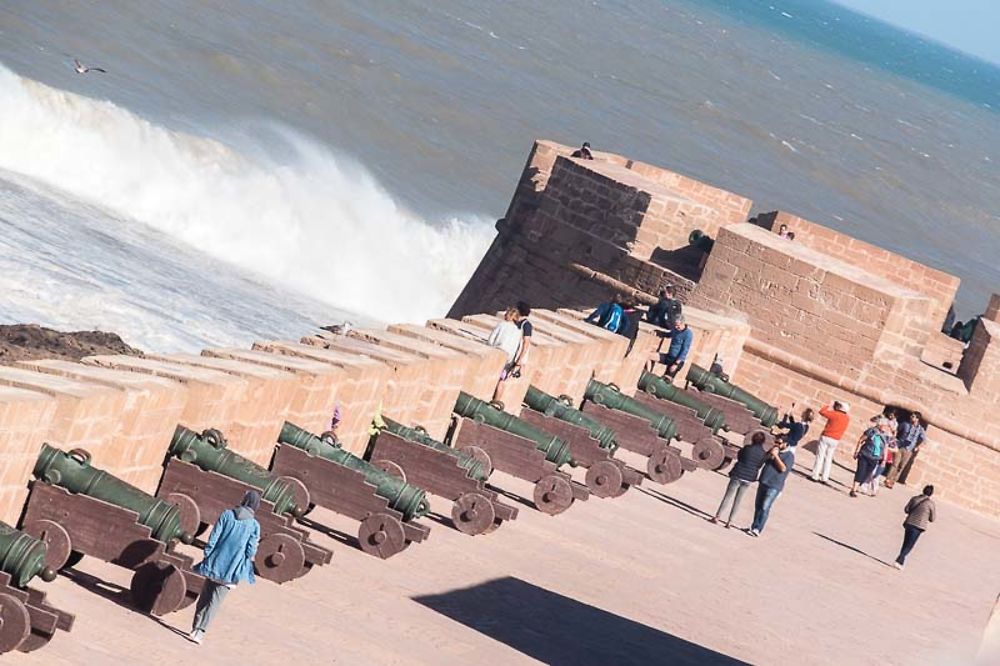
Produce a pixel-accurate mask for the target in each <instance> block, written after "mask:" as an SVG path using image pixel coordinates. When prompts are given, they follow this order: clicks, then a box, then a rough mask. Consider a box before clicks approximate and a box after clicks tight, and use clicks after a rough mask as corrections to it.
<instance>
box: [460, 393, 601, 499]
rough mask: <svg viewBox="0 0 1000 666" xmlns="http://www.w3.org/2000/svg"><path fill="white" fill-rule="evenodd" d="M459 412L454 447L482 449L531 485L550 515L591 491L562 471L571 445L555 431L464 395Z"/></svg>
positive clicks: (502, 468) (498, 465)
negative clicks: (551, 431)
mask: <svg viewBox="0 0 1000 666" xmlns="http://www.w3.org/2000/svg"><path fill="white" fill-rule="evenodd" d="M455 412H456V414H457V415H458V416H457V417H456V419H455V420H454V422H453V423H452V428H451V430H450V431H449V433H448V439H449V441H450V443H451V445H452V446H453V447H454V448H456V449H458V450H463V449H466V448H469V447H477V448H479V449H482V450H483V451H485V452H486V453H487V455H489V457H490V460H492V461H493V466H494V467H495V468H496V469H498V470H500V471H501V472H505V473H507V474H510V475H511V476H514V477H517V478H519V479H523V480H525V481H528V482H529V483H533V484H534V485H535V488H534V491H533V493H532V496H533V499H534V502H535V508H537V509H538V510H539V511H541V512H543V513H547V514H549V515H551V516H554V515H556V514H559V513H562V512H563V511H565V510H566V509H568V508H569V507H570V506H572V505H573V502H575V501H576V500H586V499H588V498H589V497H590V491H589V490H588V489H587V487H586V486H584V485H581V484H579V483H576V482H575V481H573V480H572V479H571V478H570V476H569V474H567V473H566V472H563V471H561V470H560V469H559V467H561V466H562V465H564V464H566V463H569V462H570V461H571V459H572V458H571V456H570V453H569V445H568V444H567V443H566V442H565V441H563V440H562V439H560V438H559V437H557V436H555V435H554V434H553V433H550V432H546V431H545V430H542V429H539V428H537V427H535V426H533V425H531V424H529V423H527V422H525V421H522V420H521V419H518V418H517V417H515V416H513V415H511V414H507V413H506V412H503V411H501V410H500V409H498V408H497V407H496V406H495V405H491V404H489V403H486V402H484V401H482V400H479V399H477V398H474V397H472V396H470V395H468V394H466V393H462V394H461V395H460V397H459V399H458V401H457V402H456V404H455Z"/></svg>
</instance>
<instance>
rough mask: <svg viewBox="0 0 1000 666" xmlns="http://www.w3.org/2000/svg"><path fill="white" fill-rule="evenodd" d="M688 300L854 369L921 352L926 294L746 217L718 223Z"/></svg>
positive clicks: (805, 353) (762, 335) (764, 337)
mask: <svg viewBox="0 0 1000 666" xmlns="http://www.w3.org/2000/svg"><path fill="white" fill-rule="evenodd" d="M691 302H692V303H693V304H694V305H696V306H698V307H703V308H705V309H715V310H717V311H721V312H739V313H743V314H745V315H746V316H747V318H748V323H749V324H750V325H751V326H752V327H753V336H754V337H755V338H756V339H758V340H761V341H763V342H766V343H769V344H773V345H778V346H780V347H783V348H785V349H787V350H788V351H790V352H792V353H795V354H798V355H800V356H802V357H804V358H813V359H816V360H817V362H820V363H823V364H824V365H827V366H829V367H831V368H835V369H837V370H839V371H842V372H845V373H857V374H858V375H860V373H861V372H863V371H864V369H865V367H866V366H867V365H869V364H870V363H871V362H872V361H873V359H874V358H875V357H876V356H882V357H885V356H888V355H898V354H910V355H914V356H919V354H920V352H921V350H922V349H923V342H924V341H925V340H926V339H927V336H928V331H927V328H926V326H925V325H926V322H927V317H926V314H927V311H928V308H929V305H930V304H929V301H928V299H926V298H925V297H924V296H922V295H921V294H918V293H916V292H912V291H909V290H907V289H904V288H902V287H900V286H899V285H897V284H895V283H892V282H889V281H887V280H883V279H880V278H878V277H876V276H872V275H869V274H866V273H864V272H863V271H861V270H859V269H858V268H856V267H855V266H852V265H850V264H846V263H843V262H840V261H838V260H836V259H833V258H830V257H825V256H823V255H820V254H819V253H817V252H816V251H814V250H812V249H810V248H808V247H805V246H803V245H799V244H797V243H790V242H788V241H786V240H784V239H782V238H779V237H778V236H777V235H775V234H772V233H770V232H767V231H765V230H763V229H761V228H759V227H757V226H754V225H751V224H740V225H733V226H730V227H726V228H724V229H722V230H721V231H720V233H719V237H718V239H717V240H716V243H715V247H714V248H713V249H712V254H711V255H710V257H709V260H708V263H707V264H706V266H705V272H704V275H703V277H702V280H701V282H699V284H698V288H697V289H696V290H695V293H694V295H693V296H692V299H691Z"/></svg>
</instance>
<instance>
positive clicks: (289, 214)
mask: <svg viewBox="0 0 1000 666" xmlns="http://www.w3.org/2000/svg"><path fill="white" fill-rule="evenodd" d="M272 130H273V128H272ZM271 134H274V132H273V131H272V132H271ZM278 134H281V135H283V136H284V137H285V138H286V140H287V142H288V145H287V146H284V147H283V148H284V149H286V150H285V152H286V153H287V152H289V151H288V150H287V149H291V150H290V152H291V154H292V155H293V157H292V158H291V159H288V158H287V157H286V158H283V159H282V160H280V161H279V160H277V159H272V158H270V157H267V156H266V155H268V154H269V153H268V150H267V146H265V145H257V146H254V150H252V151H243V152H240V151H238V150H236V149H234V148H232V147H230V146H227V145H224V144H223V143H221V142H219V141H216V140H213V139H209V138H205V137H199V136H193V135H190V134H184V133H180V132H175V131H171V130H168V129H166V128H164V127H160V126H157V125H155V124H152V123H150V122H148V121H146V120H144V119H143V118H140V117H138V116H137V115H135V114H133V113H131V112H130V111H128V110H126V109H123V108H121V107H118V106H115V105H114V104H112V103H110V102H103V101H96V100H93V99H90V98H87V97H82V96H79V95H75V94H72V93H67V92H63V91H60V90H56V89H53V88H50V87H48V86H45V85H42V84H40V83H37V82H35V81H31V80H28V79H24V78H22V77H19V76H17V75H15V74H13V73H12V72H10V71H9V70H7V69H5V68H2V67H0V168H2V169H6V170H8V171H11V172H14V173H18V174H23V175H26V176H28V177H30V178H33V179H35V180H37V181H40V182H42V183H44V184H45V185H47V186H50V187H54V188H57V189H59V190H62V191H64V192H68V193H70V194H71V195H73V196H75V197H77V198H80V199H83V200H85V201H88V202H91V203H94V204H97V205H99V206H101V207H103V208H105V209H109V210H111V211H114V212H115V213H117V214H118V215H121V216H123V217H125V218H129V219H132V220H137V221H139V222H142V223H145V224H147V225H150V226H151V227H154V228H156V229H158V230H160V231H162V232H165V233H167V234H169V235H171V236H173V237H175V238H177V239H179V240H181V241H183V242H185V243H187V244H190V245H193V246H195V247H198V248H200V249H202V250H203V251H205V252H207V253H208V254H209V255H212V256H214V257H216V258H218V259H221V260H223V261H226V262H231V263H233V264H235V265H238V266H240V267H242V268H244V269H249V270H250V271H252V272H254V273H256V274H258V275H261V276H263V277H265V278H267V279H270V280H272V281H274V282H276V283H279V284H281V285H284V286H286V287H290V288H292V289H295V290H298V291H300V292H302V293H304V294H307V295H309V296H311V297H313V298H316V299H319V300H321V301H323V302H326V303H330V304H332V305H335V306H337V307H340V308H345V309H348V310H353V311H356V312H361V313H365V314H367V315H369V316H372V317H376V318H378V319H382V320H384V321H417V320H422V319H425V318H427V317H432V316H442V315H443V314H444V313H445V312H446V310H447V308H448V306H449V305H450V303H451V301H452V299H453V298H454V297H455V296H456V295H457V293H458V291H459V290H460V289H461V287H462V285H463V284H464V283H465V281H466V280H467V279H468V277H469V275H470V274H471V272H472V270H473V268H474V267H475V265H476V263H477V262H478V260H479V259H480V257H481V256H482V254H483V252H484V251H485V249H486V247H487V245H488V242H489V238H490V237H491V236H492V230H491V227H490V225H489V224H487V223H486V222H485V220H483V219H473V220H470V221H463V220H459V219H451V220H448V221H444V223H443V224H442V225H441V226H439V227H435V226H431V225H430V224H428V223H427V222H426V221H424V220H421V219H419V218H417V217H415V216H414V215H411V214H409V213H408V212H407V211H405V210H403V209H402V208H401V207H400V206H398V205H397V204H396V202H394V201H393V199H392V197H391V196H389V195H388V194H387V193H386V192H385V191H384V190H383V189H382V188H381V187H380V186H379V184H378V183H377V182H376V181H375V180H374V178H373V177H372V176H371V175H370V174H369V173H367V172H366V171H365V170H364V169H363V168H362V167H360V166H359V165H357V164H354V163H353V162H352V161H351V160H349V159H346V158H344V157H341V156H338V155H335V154H334V153H333V152H331V151H330V150H329V149H328V148H327V147H325V146H322V145H319V144H317V143H316V142H313V141H310V140H308V139H306V138H303V137H301V136H296V135H293V134H291V133H289V132H283V131H279V132H278ZM249 153H253V155H254V157H253V158H251V157H249V156H248V155H249Z"/></svg>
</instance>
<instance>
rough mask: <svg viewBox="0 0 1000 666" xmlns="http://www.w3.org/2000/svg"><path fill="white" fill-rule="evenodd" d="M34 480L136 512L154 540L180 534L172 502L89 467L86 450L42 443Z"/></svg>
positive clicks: (178, 516) (182, 534)
mask: <svg viewBox="0 0 1000 666" xmlns="http://www.w3.org/2000/svg"><path fill="white" fill-rule="evenodd" d="M32 473H33V474H34V475H35V478H36V479H39V480H41V481H45V482H46V483H51V484H52V485H55V486H60V487H62V488H65V489H66V490H68V491H70V492H71V493H77V494H80V495H87V496H89V497H93V498H95V499H99V500H101V501H103V502H108V503H109V504H114V505H116V506H120V507H122V508H124V509H128V510H129V511H134V512H136V513H137V514H139V523H140V524H142V525H145V526H146V527H148V528H149V529H150V530H151V531H152V536H153V538H154V539H158V540H160V541H163V542H170V541H173V540H174V539H179V538H181V537H182V536H184V535H185V534H184V532H183V531H182V530H181V518H180V510H179V509H178V508H177V507H176V506H175V505H173V504H170V503H168V502H165V501H163V500H161V499H157V498H156V497H153V496H152V495H149V494H147V493H144V492H143V491H141V490H139V489H138V488H136V487H135V486H133V485H131V484H128V483H125V482H124V481H122V480H121V479H119V478H117V477H115V476H113V475H111V474H108V473H107V472H105V471H104V470H100V469H97V468H96V467H91V465H90V453H89V452H87V451H84V450H83V449H73V450H72V451H69V452H66V451H62V450H60V449H57V448H55V447H54V446H49V445H48V444H43V445H42V451H41V453H39V454H38V460H36V461H35V469H34V470H33V471H32Z"/></svg>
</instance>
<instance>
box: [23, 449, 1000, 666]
mask: <svg viewBox="0 0 1000 666" xmlns="http://www.w3.org/2000/svg"><path fill="white" fill-rule="evenodd" d="M628 456H629V454H625V457H626V458H628ZM631 460H635V461H636V463H637V462H638V460H637V459H631ZM799 463H800V468H801V467H802V465H803V463H804V464H811V463H812V455H811V454H809V453H807V452H804V451H803V452H802V453H801V454H800V461H799ZM836 476H837V479H838V480H841V481H846V480H847V478H848V473H847V472H846V471H845V470H843V469H839V470H837V473H836ZM498 482H499V483H500V485H502V486H504V487H505V488H507V489H509V490H512V491H515V492H520V493H522V494H524V495H526V496H530V487H529V486H528V485H527V484H525V483H522V482H520V481H517V480H513V479H510V478H509V477H503V476H502V475H498ZM725 483H726V479H725V477H723V476H721V475H719V474H716V473H710V472H704V471H699V472H696V473H694V474H689V475H686V476H685V477H684V478H683V479H681V480H680V481H678V482H677V483H675V484H672V485H669V486H658V485H656V484H652V483H650V484H649V486H648V487H647V486H643V487H642V488H639V489H632V490H630V491H629V492H628V493H627V494H626V495H625V496H623V497H621V498H618V499H614V500H600V499H596V498H595V499H591V500H590V501H588V502H584V503H578V504H577V505H575V506H573V507H572V508H570V509H569V511H567V512H566V513H565V514H563V515H561V516H558V517H549V516H545V515H542V514H540V513H537V512H535V511H533V510H531V509H528V508H524V509H523V510H522V514H521V516H520V517H519V518H518V520H516V521H515V522H513V523H511V524H507V525H504V526H502V527H501V528H500V529H499V530H497V531H496V532H494V533H493V534H491V535H488V536H480V537H474V538H473V537H468V536H465V535H463V534H460V533H458V532H456V531H454V530H451V529H449V528H447V527H444V526H441V525H436V526H435V527H434V529H433V531H432V534H431V538H430V539H429V540H428V541H427V542H425V543H423V544H417V545H414V546H413V547H411V548H410V549H409V550H408V551H407V552H405V553H402V554H400V555H399V556H397V557H395V558H393V559H391V560H389V561H384V562H383V561H379V560H376V559H374V558H372V557H369V556H366V555H364V554H363V553H361V552H360V551H358V550H356V549H354V548H352V547H350V546H349V545H346V544H341V543H337V542H336V541H335V540H333V539H330V538H329V537H327V536H325V535H319V534H317V535H316V539H317V541H318V542H320V543H326V544H333V545H334V547H335V549H336V553H335V555H334V564H333V565H331V566H327V567H324V568H319V569H315V570H313V571H312V572H311V573H310V574H309V575H307V576H306V577H304V578H301V579H299V580H297V581H294V582H292V583H289V584H286V585H284V586H280V587H279V586H276V585H274V584H271V583H269V582H267V581H259V582H258V584H257V585H255V586H253V587H241V588H239V589H237V590H235V591H234V592H233V593H231V594H230V595H229V597H228V598H227V599H226V603H225V606H224V607H223V609H222V612H221V613H220V614H219V616H218V617H217V619H216V621H215V624H214V625H213V626H212V627H211V630H210V633H209V634H208V636H207V637H206V642H205V644H204V645H202V646H195V645H193V644H191V643H189V642H187V641H186V640H185V639H184V638H183V637H182V636H181V635H180V632H181V631H186V630H187V629H188V628H189V627H190V621H191V616H192V614H193V607H191V608H188V609H185V610H183V611H181V612H179V613H177V614H174V615H172V616H169V617H167V618H165V619H164V621H163V622H160V621H159V620H157V619H154V618H150V617H147V616H144V615H141V614H138V613H135V612H132V611H130V610H129V609H128V608H127V607H126V606H123V605H122V602H120V601H119V600H118V599H119V598H120V594H119V591H120V589H121V588H120V587H119V586H127V584H128V576H127V573H126V572H124V571H122V570H119V569H116V568H114V567H111V566H108V565H105V564H103V563H100V562H94V561H89V560H86V559H85V560H84V562H83V563H81V565H80V569H79V571H80V574H78V575H76V576H75V578H76V580H72V579H71V578H70V577H67V576H61V577H60V578H59V579H58V580H57V581H56V582H55V583H53V584H51V585H48V586H45V587H46V589H47V590H48V591H49V597H50V599H51V600H53V601H54V602H56V603H58V604H59V605H61V606H62V607H64V608H66V609H67V610H70V611H72V612H75V613H76V614H77V625H76V629H75V630H74V631H73V632H72V633H71V634H68V635H67V634H63V635H59V636H57V637H56V639H55V640H53V641H52V642H51V643H50V644H49V645H48V646H47V647H46V648H45V649H43V650H41V651H38V652H36V653H34V654H32V655H23V654H19V653H17V654H13V655H7V656H6V658H5V660H4V661H5V663H10V664H28V663H37V664H43V663H44V664H51V665H55V664H85V663H87V664H97V663H100V664H119V663H120V664H172V665H174V664H178V663H182V662H185V661H189V660H193V659H199V660H203V661H204V662H205V663H212V664H240V665H241V666H243V665H245V664H257V663H288V664H292V663H294V664H301V665H304V664H461V665H463V666H465V665H468V664H474V663H488V664H491V665H496V664H527V663H539V662H541V663H551V664H565V665H567V666H569V665H573V666H582V665H586V664H629V663H645V664H652V663H656V664H735V663H740V662H750V663H755V664H796V665H799V664H901V665H902V664H905V665H906V666H913V665H916V664H962V663H969V662H970V661H971V659H972V655H973V654H974V653H975V650H976V647H977V645H978V641H979V636H980V635H981V633H982V630H983V626H984V624H985V622H986V619H987V616H988V614H989V611H990V608H991V606H992V603H993V600H994V598H995V596H996V594H997V591H998V590H1000V567H997V566H996V563H997V559H996V557H997V552H998V548H1000V523H997V522H994V521H990V520H987V519H984V518H981V517H978V516H975V515H973V514H970V513H968V512H965V511H962V510H959V509H957V508H954V507H951V506H948V505H941V506H940V507H939V508H940V517H939V519H938V522H937V523H936V524H934V525H932V529H930V530H928V532H927V533H926V534H925V535H924V537H923V539H922V540H921V542H920V543H919V544H918V545H917V548H916V550H915V551H914V553H913V555H912V556H911V558H910V563H909V565H908V566H907V569H906V570H905V571H903V572H900V571H896V570H895V569H892V568H890V567H889V566H888V565H887V564H886V563H887V562H891V561H892V559H893V558H894V557H895V554H896V552H897V549H898V547H899V542H900V539H901V537H902V528H901V526H900V523H901V521H902V517H903V514H902V506H903V505H904V504H905V502H906V500H907V499H908V498H909V497H910V496H911V494H913V491H912V490H910V489H908V488H906V487H901V486H900V487H897V488H896V489H895V490H892V491H883V492H882V493H881V494H880V495H879V496H878V497H877V498H868V497H860V498H856V499H851V498H849V497H848V496H847V494H846V492H844V490H843V488H842V487H840V486H838V487H837V489H830V488H825V487H821V486H819V485H816V484H813V483H811V482H809V481H808V480H806V479H804V478H803V477H802V476H796V477H793V478H792V479H790V481H789V485H788V488H787V489H786V492H785V494H784V495H783V496H782V497H781V498H780V499H779V500H778V502H777V504H776V505H775V508H774V510H773V512H772V516H771V523H770V524H769V525H768V529H767V531H766V532H765V534H764V535H763V536H762V537H761V538H759V539H753V538H751V537H749V536H747V535H746V534H744V533H742V532H740V531H738V530H736V529H731V530H726V529H724V528H722V527H719V526H714V525H711V524H709V523H708V522H707V521H706V515H707V513H711V512H713V511H714V509H715V507H716V505H717V503H718V501H719V499H720V497H721V495H722V492H723V489H724V486H725ZM747 499H750V498H747ZM446 507H447V505H445V504H443V503H442V504H439V505H438V510H439V511H442V512H443V513H447V511H443V509H444V508H446ZM706 512H707V513H706ZM750 513H751V502H748V501H746V500H745V502H744V506H743V507H742V510H741V518H740V524H741V525H744V524H745V523H746V522H748V521H749V518H750ZM313 517H315V518H317V519H319V520H322V521H328V522H329V523H330V524H332V526H333V527H335V528H337V529H340V530H343V531H350V529H351V527H350V523H349V522H348V521H345V520H342V519H340V518H338V517H337V516H333V515H332V514H327V513H325V512H322V511H317V512H316V513H315V514H313ZM99 580H102V581H104V582H102V583H99V582H98V581H99ZM39 584H40V583H39ZM95 591H96V592H97V593H95Z"/></svg>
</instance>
